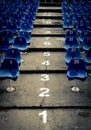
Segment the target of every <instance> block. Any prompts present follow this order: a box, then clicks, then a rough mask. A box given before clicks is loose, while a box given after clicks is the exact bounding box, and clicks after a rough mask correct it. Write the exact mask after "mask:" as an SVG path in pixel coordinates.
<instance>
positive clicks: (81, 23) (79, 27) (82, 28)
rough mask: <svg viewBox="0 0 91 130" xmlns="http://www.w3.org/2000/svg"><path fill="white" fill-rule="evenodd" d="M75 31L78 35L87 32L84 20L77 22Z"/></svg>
mask: <svg viewBox="0 0 91 130" xmlns="http://www.w3.org/2000/svg"><path fill="white" fill-rule="evenodd" d="M76 29H77V32H79V33H81V32H82V31H86V30H87V25H86V22H85V21H84V20H80V21H78V24H77V27H76Z"/></svg>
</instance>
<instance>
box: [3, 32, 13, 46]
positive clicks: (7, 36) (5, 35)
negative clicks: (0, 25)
mask: <svg viewBox="0 0 91 130" xmlns="http://www.w3.org/2000/svg"><path fill="white" fill-rule="evenodd" d="M1 35H2V36H3V37H6V38H7V39H8V40H9V44H12V43H13V41H14V38H13V33H12V32H11V31H2V32H1Z"/></svg>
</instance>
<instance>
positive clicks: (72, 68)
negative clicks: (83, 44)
mask: <svg viewBox="0 0 91 130" xmlns="http://www.w3.org/2000/svg"><path fill="white" fill-rule="evenodd" d="M67 77H68V79H69V80H72V79H79V80H83V81H84V80H85V79H86V78H87V71H86V64H85V62H84V60H83V59H72V60H71V61H70V63H69V64H68V69H67Z"/></svg>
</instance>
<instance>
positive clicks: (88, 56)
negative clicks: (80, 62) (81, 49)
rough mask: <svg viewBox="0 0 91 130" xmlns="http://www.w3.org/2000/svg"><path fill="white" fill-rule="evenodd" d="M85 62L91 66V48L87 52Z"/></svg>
mask: <svg viewBox="0 0 91 130" xmlns="http://www.w3.org/2000/svg"><path fill="white" fill-rule="evenodd" d="M85 62H86V63H87V64H88V65H90V64H91V48H90V49H89V50H88V51H87V53H86V56H85Z"/></svg>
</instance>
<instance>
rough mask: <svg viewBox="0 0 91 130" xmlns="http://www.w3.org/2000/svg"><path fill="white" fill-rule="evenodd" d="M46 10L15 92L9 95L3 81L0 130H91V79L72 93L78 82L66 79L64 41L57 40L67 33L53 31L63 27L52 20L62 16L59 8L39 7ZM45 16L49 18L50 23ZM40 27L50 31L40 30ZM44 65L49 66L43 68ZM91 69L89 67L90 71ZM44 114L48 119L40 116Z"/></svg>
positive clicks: (21, 69) (58, 30)
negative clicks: (54, 26) (44, 120)
mask: <svg viewBox="0 0 91 130" xmlns="http://www.w3.org/2000/svg"><path fill="white" fill-rule="evenodd" d="M44 9H45V11H44V12H38V13H37V17H38V16H40V17H41V19H38V18H37V19H36V21H35V24H37V26H38V25H39V27H34V29H33V31H32V35H35V34H36V35H37V36H32V37H31V46H28V49H29V51H28V53H27V54H26V55H25V54H22V59H23V60H24V63H22V64H21V66H20V75H19V78H18V79H17V80H16V81H12V85H13V86H14V87H15V88H16V91H14V92H13V93H7V92H6V88H7V87H8V86H9V80H8V79H7V80H0V130H91V77H90V76H88V77H87V79H86V80H85V81H84V82H82V81H80V80H78V81H77V85H78V87H79V88H80V91H79V92H78V93H73V92H72V91H71V88H72V86H74V84H75V83H76V82H75V80H72V81H69V80H68V79H67V76H66V71H67V65H66V64H65V61H64V57H65V50H64V40H65V37H60V36H57V35H60V34H65V32H66V31H65V30H63V29H62V27H60V28H52V27H50V25H57V24H58V25H60V24H62V23H61V22H62V20H59V19H58V20H57V19H55V18H54V20H53V17H52V19H51V16H56V17H57V16H58V17H59V16H61V15H62V14H61V13H59V12H58V13H57V9H59V8H57V7H51V8H50V7H48V8H47V7H46V8H44V7H39V10H44ZM47 9H49V12H46V10H47ZM53 9H54V10H55V12H54V11H53V12H52V11H51V10H53ZM60 9H61V7H60ZM60 11H61V10H60ZM44 16H46V17H47V16H50V20H49V17H48V19H44ZM42 17H43V19H42ZM60 21H61V22H60ZM41 24H42V25H44V26H45V25H49V27H47V28H45V27H42V28H40V25H41ZM42 35H44V36H43V37H42ZM35 49H36V50H35ZM53 49H54V50H53ZM58 49H59V50H58ZM83 58H84V56H83ZM45 61H47V63H48V64H44V62H45ZM90 68H91V66H87V70H90ZM46 76H47V78H46ZM41 88H47V90H48V92H47V93H45V94H48V95H49V96H40V94H41V93H42V92H45V91H44V90H45V89H44V90H41ZM42 112H46V115H41V116H40V115H39V114H40V113H42ZM44 118H46V123H44V122H43V119H44Z"/></svg>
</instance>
